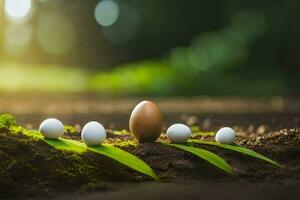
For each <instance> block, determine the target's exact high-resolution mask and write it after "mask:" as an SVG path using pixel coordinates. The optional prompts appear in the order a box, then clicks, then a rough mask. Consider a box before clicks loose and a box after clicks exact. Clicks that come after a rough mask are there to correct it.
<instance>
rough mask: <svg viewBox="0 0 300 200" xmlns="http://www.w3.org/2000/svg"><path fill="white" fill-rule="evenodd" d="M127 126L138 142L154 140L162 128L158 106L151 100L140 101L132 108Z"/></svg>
mask: <svg viewBox="0 0 300 200" xmlns="http://www.w3.org/2000/svg"><path fill="white" fill-rule="evenodd" d="M129 128H130V131H131V132H132V134H133V135H134V136H135V137H136V138H137V140H138V141H139V142H141V143H142V142H154V141H155V140H156V139H157V138H158V137H159V136H160V134H161V132H162V130H163V118H162V115H161V113H160V110H159V108H158V107H157V106H156V105H155V104H154V103H153V102H151V101H142V102H140V103H139V104H138V105H136V106H135V108H134V109H133V111H132V113H131V116H130V119H129Z"/></svg>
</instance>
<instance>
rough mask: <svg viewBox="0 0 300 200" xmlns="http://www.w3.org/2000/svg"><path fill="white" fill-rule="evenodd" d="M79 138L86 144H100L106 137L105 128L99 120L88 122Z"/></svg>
mask: <svg viewBox="0 0 300 200" xmlns="http://www.w3.org/2000/svg"><path fill="white" fill-rule="evenodd" d="M81 139H82V141H83V142H84V143H85V144H86V145H87V146H93V145H100V144H101V143H102V142H103V141H104V140H105V139H106V130H105V128H104V127H103V125H102V124H100V123H99V122H96V121H92V122H88V123H87V124H86V125H84V127H83V129H82V131H81Z"/></svg>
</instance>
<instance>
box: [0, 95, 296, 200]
mask: <svg viewBox="0 0 300 200" xmlns="http://www.w3.org/2000/svg"><path fill="white" fill-rule="evenodd" d="M89 99H90V98H89ZM2 101H3V100H2ZM22 101H23V102H26V99H25V100H24V99H23V100H22ZM28 101H29V100H28ZM28 101H27V102H28ZM30 101H32V100H30ZM89 101H90V100H89ZM199 101H200V100H199ZM266 101H267V102H268V101H269V100H266ZM125 102H127V103H129V102H132V101H128V100H126V101H125ZM176 102H177V103H178V100H176V101H175V103H173V105H174V106H175V105H176ZM182 102H184V101H182ZM182 102H181V103H179V104H178V107H181V106H185V105H182V104H183V103H182ZM197 102H198V101H197ZM220 102H222V101H220ZM241 102H243V101H242V100H241ZM262 102H264V101H262ZM289 102H290V101H289ZM293 102H294V104H293V105H294V106H295V110H293V111H292V112H291V111H290V110H291V109H290V108H289V109H283V110H280V111H279V110H277V111H276V109H273V110H272V109H271V110H267V111H265V112H263V111H260V112H251V111H248V112H246V113H245V112H243V111H241V112H237V111H238V109H236V111H235V112H233V113H232V112H228V113H220V112H216V111H215V110H212V111H211V112H210V111H208V110H206V113H205V114H204V112H203V113H201V109H200V110H195V111H194V112H190V111H187V112H186V113H184V112H182V110H183V108H178V110H179V111H178V112H175V111H174V109H172V108H168V109H170V110H169V112H168V111H167V110H168V109H166V108H163V109H162V110H164V117H165V125H166V127H167V126H168V125H170V124H171V123H174V122H184V123H186V124H188V125H190V126H193V128H194V129H197V128H200V129H201V130H204V131H215V130H217V129H218V128H220V127H222V126H232V127H234V128H235V130H236V131H237V133H238V137H237V139H236V142H237V143H238V144H241V145H244V146H247V147H249V148H250V149H253V150H255V151H257V152H259V153H262V154H264V155H266V156H268V157H270V158H272V159H274V160H276V161H278V162H279V163H280V164H282V165H283V166H284V168H277V167H274V166H272V165H270V164H268V163H265V162H263V161H260V160H258V159H254V158H251V157H248V156H245V155H241V154H239V153H236V152H232V151H228V150H223V149H220V148H217V147H212V146H205V145H201V147H202V148H205V149H208V150H210V151H212V152H214V153H216V154H218V155H220V156H221V157H223V158H224V159H225V160H226V161H228V163H229V164H230V165H231V166H232V167H233V172H234V173H233V175H227V174H225V173H224V172H222V171H220V170H218V169H217V168H215V167H213V166H212V165H210V164H208V163H207V162H205V161H203V160H201V159H199V158H197V157H195V156H193V155H191V154H188V153H185V152H183V151H180V150H178V149H175V148H172V147H167V146H165V145H162V144H161V143H159V142H156V143H144V144H137V142H136V140H135V138H133V137H132V136H131V135H127V134H122V135H115V134H112V130H116V129H118V130H122V129H127V126H128V125H127V123H128V116H129V114H130V113H129V114H128V113H126V112H125V111H126V109H124V112H123V111H121V110H122V109H120V108H119V112H112V114H109V113H106V112H100V111H99V110H98V111H97V112H91V113H88V112H86V113H85V112H83V113H77V112H75V113H74V112H64V110H63V109H62V111H61V112H59V111H57V115H58V116H59V118H60V119H62V120H63V121H64V122H65V123H67V124H71V125H74V126H75V128H76V129H77V131H75V132H71V131H70V132H68V133H67V134H65V136H64V137H66V138H72V139H80V132H79V131H80V129H81V127H82V125H83V124H84V123H85V122H87V121H88V120H95V119H96V120H98V121H101V122H103V123H104V124H105V126H106V127H107V128H108V129H107V132H108V140H107V141H108V142H111V143H114V144H116V145H119V147H120V148H122V149H124V150H126V151H128V152H130V153H133V154H135V155H137V156H138V157H140V158H141V159H142V160H144V161H145V162H146V163H147V164H149V165H150V166H151V167H152V168H153V170H154V171H155V172H156V173H157V174H158V176H159V177H160V178H161V180H160V182H156V181H152V180H151V178H149V177H147V176H145V175H143V174H140V173H138V172H135V171H133V170H131V169H129V168H127V167H125V166H123V165H121V164H119V163H118V162H116V161H114V160H111V159H109V158H106V157H104V156H101V155H96V154H94V153H85V154H82V155H79V154H75V153H70V152H62V151H60V150H56V149H54V148H52V147H50V146H48V145H47V144H46V143H44V142H42V141H38V140H34V139H32V138H28V137H27V136H25V135H23V134H22V133H18V134H12V133H10V131H9V130H8V129H6V128H2V129H1V130H0V161H1V162H0V198H3V199H7V198H26V199H40V198H53V199H74V198H75V199H100V198H101V199H120V198H122V199H141V198H142V199H165V198H172V199H183V198H193V199H198V198H199V199H214V198H231V199H241V198H243V199H253V198H255V199H281V198H283V197H284V198H297V194H298V192H299V191H298V190H299V188H300V156H299V155H300V129H299V119H300V115H299V114H300V112H298V107H297V105H298V101H295V100H293ZM295 102H296V103H295ZM123 103H124V102H123ZM12 104H14V102H12ZM25 104H26V103H25ZM129 104H130V105H131V104H132V103H129ZM187 104H188V103H187ZM256 104H257V103H256ZM45 105H46V104H45ZM124 105H126V103H124ZM161 105H163V104H161ZM249 105H252V104H249ZM254 105H255V103H254ZM266 105H267V103H266ZM278 105H281V104H278ZM25 107H26V106H25ZM58 107H59V106H58ZM175 107H176V106H175ZM8 108H10V109H6V110H5V109H4V108H3V107H2V109H4V111H6V112H11V111H13V112H11V113H13V114H15V115H16V117H17V120H18V123H20V124H22V125H24V126H26V127H27V128H37V125H38V123H39V122H40V121H41V120H42V119H43V118H45V117H46V116H48V114H49V113H48V114H47V113H44V112H43V111H42V110H35V112H33V113H26V112H24V111H22V112H21V111H20V112H18V111H17V110H16V109H15V107H13V106H8ZM12 108H13V109H12ZM0 110H1V108H0ZM58 110H59V109H58ZM250 110H251V109H250ZM253 110H255V109H253ZM53 115H54V116H56V115H55V113H52V116H53ZM195 137H197V138H201V139H204V140H213V137H212V136H201V135H198V136H195ZM159 140H166V137H165V135H162V136H161V137H160V139H159ZM121 142H122V143H121ZM124 142H125V143H126V142H127V143H128V145H123V144H124ZM121 144H122V145H121ZM132 144H134V145H132ZM135 144H137V146H135Z"/></svg>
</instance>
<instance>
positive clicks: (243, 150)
mask: <svg viewBox="0 0 300 200" xmlns="http://www.w3.org/2000/svg"><path fill="white" fill-rule="evenodd" d="M189 141H190V142H194V143H198V144H205V145H214V146H218V147H221V148H224V149H229V150H232V151H236V152H239V153H242V154H245V155H248V156H251V157H254V158H258V159H261V160H264V161H266V162H268V163H271V164H273V165H275V166H277V167H282V166H281V165H280V164H278V163H277V162H275V161H273V160H271V159H270V158H267V157H266V156H263V155H261V154H259V153H257V152H255V151H253V150H251V149H248V148H246V147H242V146H239V145H229V144H220V143H217V142H210V141H203V140H189Z"/></svg>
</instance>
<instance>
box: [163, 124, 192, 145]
mask: <svg viewBox="0 0 300 200" xmlns="http://www.w3.org/2000/svg"><path fill="white" fill-rule="evenodd" d="M191 133H192V132H191V129H190V128H189V127H188V126H186V125H184V124H173V125H172V126H170V127H169V128H168V130H167V137H168V138H169V139H170V140H171V142H173V143H185V142H187V140H188V139H189V137H190V136H191Z"/></svg>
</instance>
